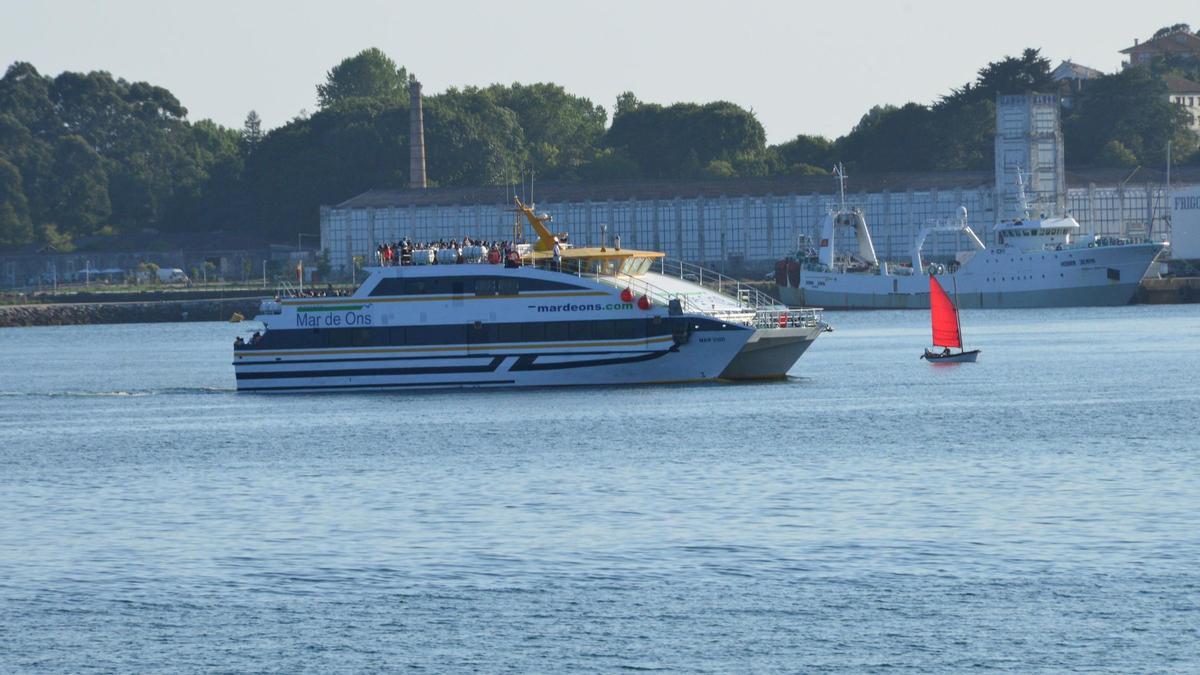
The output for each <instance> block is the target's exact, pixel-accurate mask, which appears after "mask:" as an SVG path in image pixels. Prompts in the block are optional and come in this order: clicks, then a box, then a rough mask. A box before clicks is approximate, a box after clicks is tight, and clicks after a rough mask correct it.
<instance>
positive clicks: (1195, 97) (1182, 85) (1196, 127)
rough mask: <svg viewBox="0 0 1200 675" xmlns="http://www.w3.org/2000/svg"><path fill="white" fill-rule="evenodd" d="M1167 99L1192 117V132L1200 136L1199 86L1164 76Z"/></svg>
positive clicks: (1181, 79) (1182, 79)
mask: <svg viewBox="0 0 1200 675" xmlns="http://www.w3.org/2000/svg"><path fill="white" fill-rule="evenodd" d="M1163 82H1166V83H1167V98H1168V100H1170V101H1171V103H1174V104H1175V105H1178V106H1180V107H1181V108H1183V109H1184V110H1186V111H1187V112H1188V114H1190V115H1191V116H1192V125H1191V126H1192V131H1193V132H1195V133H1197V134H1200V84H1197V83H1195V82H1192V81H1191V80H1188V79H1184V78H1182V77H1179V76H1178V75H1164V76H1163Z"/></svg>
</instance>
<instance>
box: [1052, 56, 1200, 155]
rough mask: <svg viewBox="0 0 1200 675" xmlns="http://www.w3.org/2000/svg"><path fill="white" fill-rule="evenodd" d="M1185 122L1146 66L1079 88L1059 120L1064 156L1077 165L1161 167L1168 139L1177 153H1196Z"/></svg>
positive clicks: (1192, 137) (1180, 111) (1187, 120)
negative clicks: (1076, 97)
mask: <svg viewBox="0 0 1200 675" xmlns="http://www.w3.org/2000/svg"><path fill="white" fill-rule="evenodd" d="M1190 121H1191V120H1190V116H1189V115H1188V113H1187V112H1186V111H1185V110H1183V109H1181V108H1180V107H1179V106H1177V105H1175V104H1173V103H1171V102H1170V101H1169V100H1168V99H1167V85H1166V84H1165V83H1163V81H1162V80H1161V79H1159V78H1158V77H1156V76H1155V75H1154V74H1153V73H1151V72H1150V71H1148V70H1147V69H1145V68H1126V69H1125V70H1123V71H1121V72H1119V73H1116V74H1114V75H1105V76H1103V77H1099V78H1096V79H1094V80H1092V81H1090V82H1089V83H1088V86H1087V88H1085V89H1084V90H1083V93H1082V94H1081V95H1080V96H1079V98H1078V99H1077V101H1076V105H1075V106H1074V107H1073V108H1072V111H1071V114H1070V115H1068V117H1067V119H1066V121H1065V123H1064V130H1063V135H1064V137H1065V139H1066V146H1067V147H1066V152H1067V156H1068V157H1071V158H1072V160H1073V161H1074V162H1078V163H1080V164H1100V165H1106V166H1127V165H1129V163H1130V162H1131V161H1132V162H1133V163H1134V164H1140V165H1152V166H1162V165H1163V164H1165V163H1166V161H1167V158H1166V154H1167V142H1168V141H1171V142H1172V145H1173V146H1174V151H1175V153H1176V156H1177V157H1187V156H1188V155H1190V154H1192V153H1193V152H1195V150H1196V137H1195V134H1193V133H1191V130H1190V129H1189V128H1188V124H1189V122H1190ZM1114 141H1115V142H1116V144H1112V143H1113V142H1114ZM1110 144H1111V145H1110ZM1121 150H1124V151H1123V152H1122V151H1121Z"/></svg>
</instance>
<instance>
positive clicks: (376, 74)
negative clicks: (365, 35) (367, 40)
mask: <svg viewBox="0 0 1200 675" xmlns="http://www.w3.org/2000/svg"><path fill="white" fill-rule="evenodd" d="M408 83H409V76H408V71H407V70H405V69H404V68H403V67H400V66H397V65H396V62H395V61H393V60H391V59H390V58H388V56H387V55H386V54H384V53H383V52H382V51H380V50H379V49H377V48H375V47H371V48H369V49H364V50H362V51H361V52H359V53H358V54H356V55H354V56H351V57H349V58H346V59H343V60H342V62H341V63H339V64H338V65H336V66H334V67H333V68H332V69H331V70H330V71H329V72H328V73H326V75H325V83H324V84H318V85H317V103H318V105H319V106H320V107H321V108H327V107H329V106H332V105H334V104H335V103H338V102H340V101H345V100H348V99H353V98H372V99H383V100H389V101H403V100H404V98H405V96H407V93H408V92H407V90H408Z"/></svg>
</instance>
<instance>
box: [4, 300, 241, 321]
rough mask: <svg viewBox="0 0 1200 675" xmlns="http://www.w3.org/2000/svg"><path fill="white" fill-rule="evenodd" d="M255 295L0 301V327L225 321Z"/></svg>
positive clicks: (239, 310) (238, 311)
mask: <svg viewBox="0 0 1200 675" xmlns="http://www.w3.org/2000/svg"><path fill="white" fill-rule="evenodd" d="M259 301H260V299H259V298H225V299H211V298H209V299H196V300H161V301H141V302H79V303H53V304H28V305H0V327H12V326H66V325H72V324H92V323H162V322H171V321H227V320H228V319H229V317H230V316H232V315H233V314H234V313H235V312H237V313H239V314H241V315H243V316H245V317H246V318H252V317H253V316H254V315H255V314H257V313H258V305H259Z"/></svg>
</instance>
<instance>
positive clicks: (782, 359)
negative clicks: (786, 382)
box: [721, 324, 825, 380]
mask: <svg viewBox="0 0 1200 675" xmlns="http://www.w3.org/2000/svg"><path fill="white" fill-rule="evenodd" d="M824 330H825V326H824V324H818V325H816V326H810V327H805V328H784V329H772V330H765V331H764V330H758V331H755V332H754V335H752V336H751V337H750V339H749V340H748V341H746V345H745V347H743V348H742V350H741V351H740V352H738V355H737V356H736V357H735V358H734V359H733V361H732V362H730V364H729V365H728V366H727V367H726V368H725V370H724V371H723V372H722V373H721V379H723V380H778V379H783V378H785V377H787V373H788V371H789V370H791V368H792V366H794V365H796V362H797V361H799V360H800V357H801V356H803V355H804V352H805V351H807V350H808V348H809V347H810V346H811V345H812V343H813V342H814V341H815V340H816V339H817V336H819V335H820V334H821V333H822V332H823V331H824Z"/></svg>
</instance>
